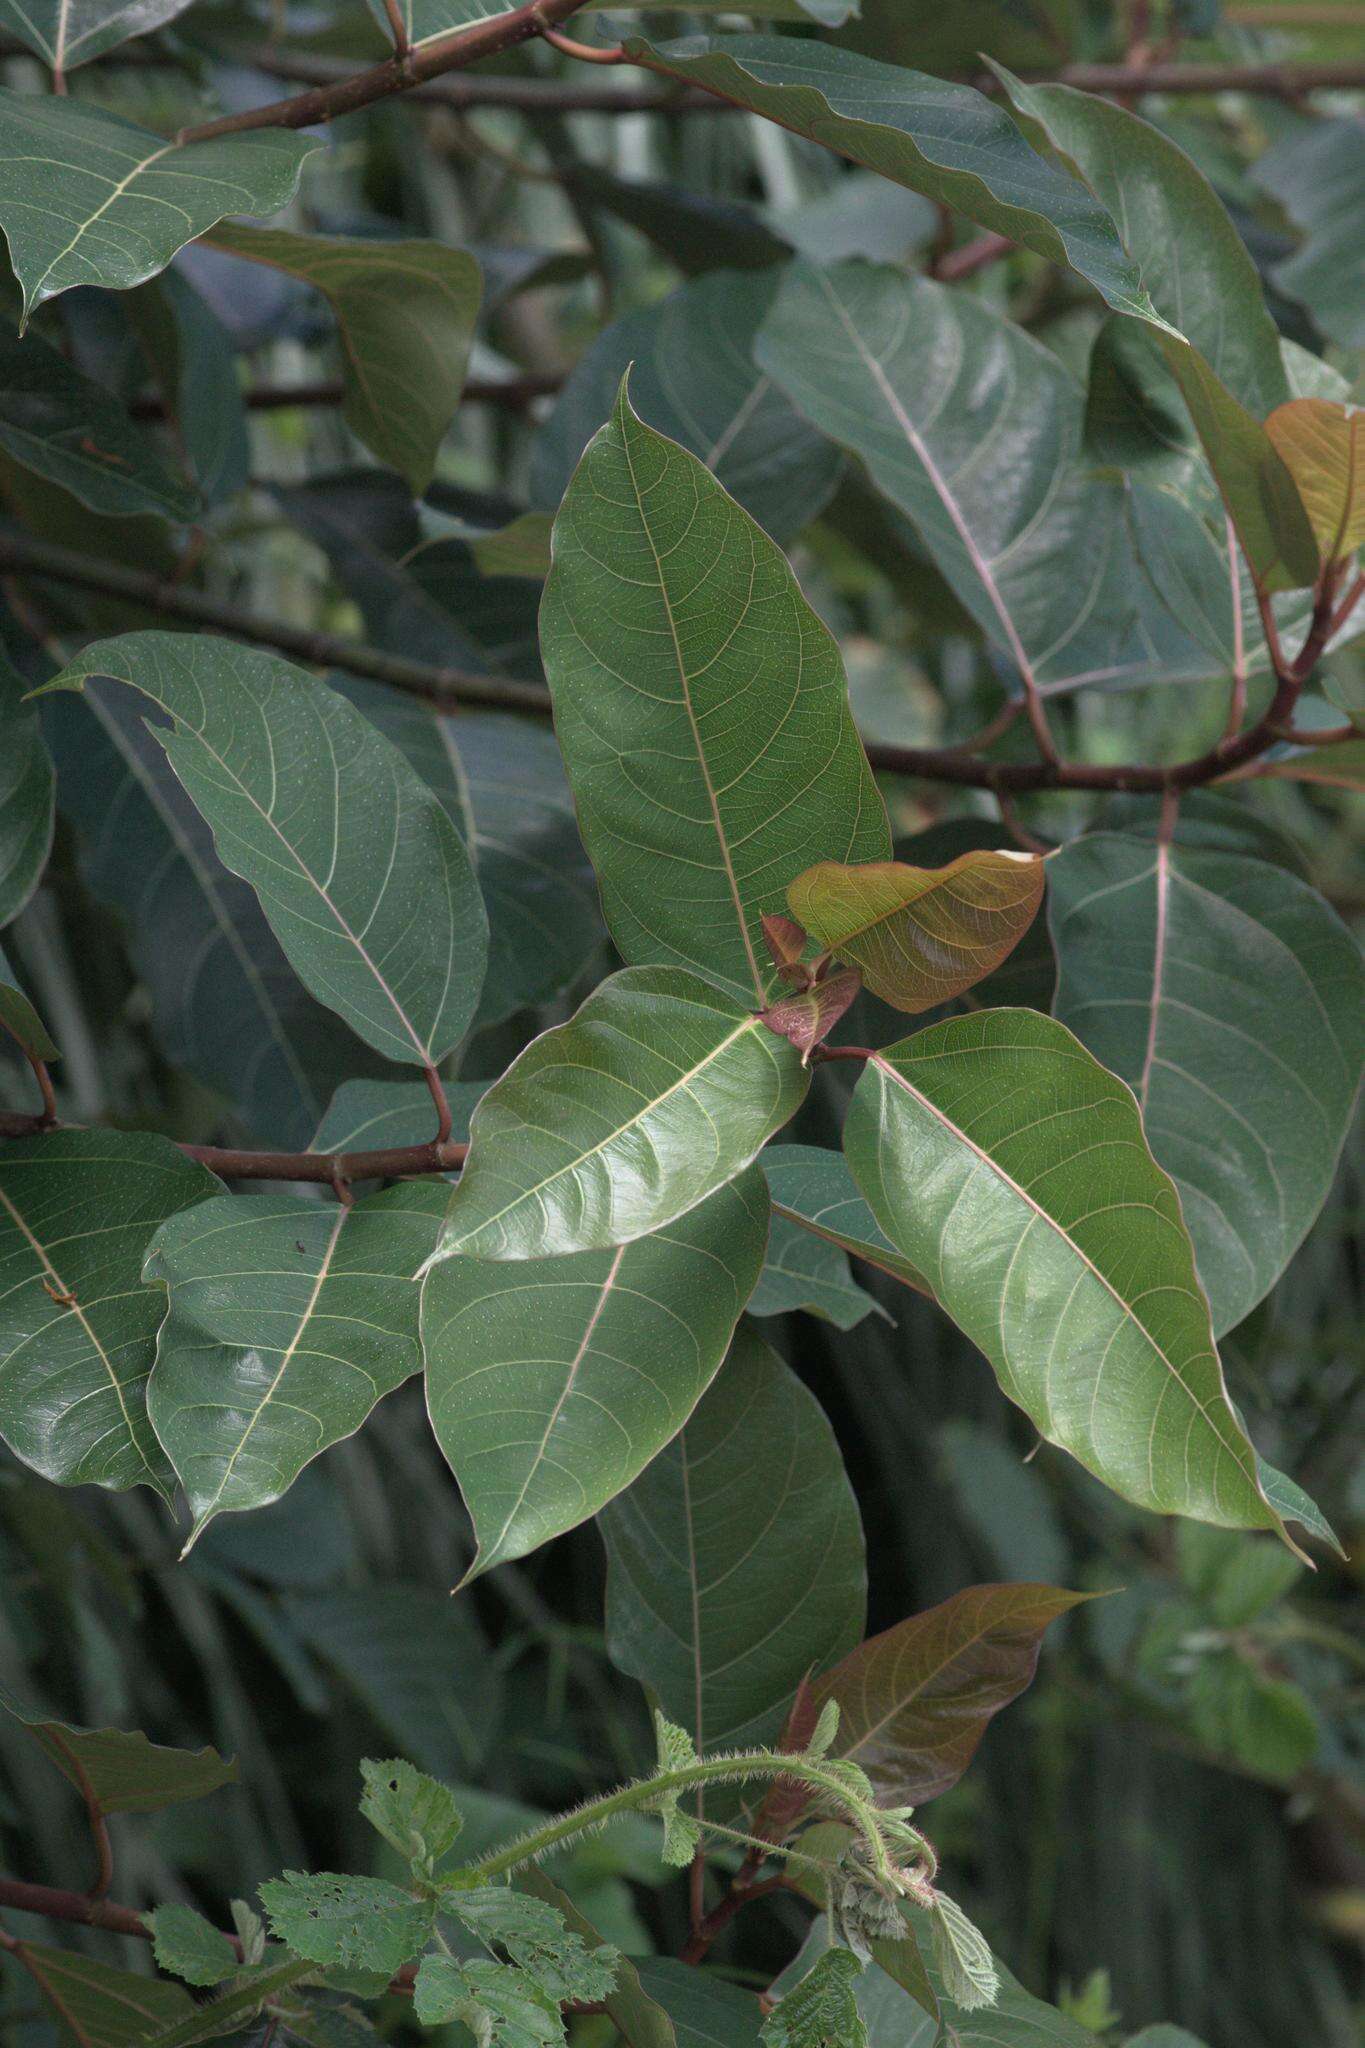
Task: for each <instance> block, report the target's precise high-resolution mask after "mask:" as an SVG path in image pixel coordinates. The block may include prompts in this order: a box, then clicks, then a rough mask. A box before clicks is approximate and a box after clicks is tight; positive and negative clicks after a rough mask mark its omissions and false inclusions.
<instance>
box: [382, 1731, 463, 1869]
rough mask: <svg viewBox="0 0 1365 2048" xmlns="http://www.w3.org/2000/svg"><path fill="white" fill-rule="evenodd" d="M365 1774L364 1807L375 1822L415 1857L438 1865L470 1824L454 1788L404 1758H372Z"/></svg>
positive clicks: (394, 1843) (390, 1840)
mask: <svg viewBox="0 0 1365 2048" xmlns="http://www.w3.org/2000/svg"><path fill="white" fill-rule="evenodd" d="M360 1776H361V1780H362V1782H363V1784H364V1787H365V1790H364V1792H363V1793H362V1794H361V1798H360V1811H361V1813H362V1814H363V1815H364V1817H365V1819H366V1820H367V1821H368V1822H369V1823H370V1826H371V1827H372V1828H375V1829H377V1830H378V1832H379V1833H380V1834H381V1835H382V1836H383V1837H384V1840H385V1841H386V1842H388V1843H389V1844H390V1845H391V1846H392V1847H393V1848H395V1849H396V1850H397V1851H398V1853H399V1855H400V1856H403V1857H406V1858H407V1859H408V1860H409V1861H414V1860H415V1861H418V1862H421V1863H425V1864H435V1863H438V1862H439V1861H440V1859H441V1858H442V1856H444V1855H445V1853H446V1851H447V1849H449V1848H451V1847H452V1845H453V1844H454V1842H455V1840H456V1838H457V1837H458V1835H459V1833H460V1829H461V1828H462V1827H463V1826H464V1820H463V1816H462V1815H461V1813H460V1809H459V1807H458V1806H457V1805H456V1804H455V1794H454V1793H453V1792H452V1791H451V1790H450V1789H449V1787H448V1786H446V1785H442V1784H441V1783H440V1781H439V1779H436V1778H429V1777H428V1776H427V1775H426V1773H425V1771H419V1770H417V1769H416V1768H415V1766H414V1765H412V1764H409V1763H404V1762H403V1761H402V1759H401V1758H398V1757H391V1758H390V1759H389V1760H388V1762H387V1763H377V1762H376V1761H375V1760H374V1758H373V1757H366V1758H365V1759H364V1761H363V1762H362V1764H361V1766H360Z"/></svg>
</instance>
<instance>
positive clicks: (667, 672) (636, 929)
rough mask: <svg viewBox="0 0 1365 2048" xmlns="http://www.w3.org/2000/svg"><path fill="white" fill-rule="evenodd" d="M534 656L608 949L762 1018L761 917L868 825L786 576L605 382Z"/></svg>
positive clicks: (695, 469) (826, 637) (869, 829)
mask: <svg viewBox="0 0 1365 2048" xmlns="http://www.w3.org/2000/svg"><path fill="white" fill-rule="evenodd" d="M718 563H723V564H724V565H725V569H724V573H723V574H722V573H721V572H720V571H719V570H718V569H717V567H716V565H717V564H718ZM541 648H542V653H543V655H544V660H545V672H546V675H547V677H548V678H549V682H550V689H551V693H552V695H553V697H554V702H555V727H556V731H557V733H558V736H559V742H560V746H561V747H562V749H563V752H564V760H565V765H566V766H567V768H568V772H569V780H570V782H571V783H572V785H573V790H574V796H575V800H576V802H577V805H578V813H579V818H580V821H581V824H582V827H583V838H584V843H585V845H586V846H587V849H588V854H589V857H590V859H591V860H592V863H593V866H594V867H595V869H596V870H597V876H598V881H599V883H600V885H601V890H602V903H603V908H604V910H605V912H606V916H607V923H608V924H609V925H610V927H611V932H612V936H613V938H614V939H615V941H616V943H617V946H618V947H619V949H620V951H621V952H622V953H623V954H624V955H625V957H626V958H627V959H628V960H636V961H647V962H663V961H670V962H676V963H678V964H680V965H684V966H692V967H698V968H700V969H701V970H702V971H703V972H704V973H706V974H707V975H709V976H711V977H712V978H714V979H715V980H717V981H720V982H722V983H723V984H724V985H725V986H726V987H727V988H728V989H730V990H731V991H732V992H733V993H734V994H735V995H737V996H738V997H740V999H741V1000H743V1001H745V1002H749V1003H752V1002H753V1001H754V1000H755V999H756V1000H757V1001H758V1003H759V1005H760V1006H761V1005H762V1003H763V1001H764V1000H765V999H766V992H767V990H768V988H769V986H770V984H771V982H772V979H773V973H772V969H771V967H770V966H769V965H768V963H767V961H766V957H765V956H764V954H763V950H762V938H761V923H760V921H761V918H762V915H763V913H764V912H765V911H775V910H780V909H782V908H783V904H784V892H785V890H786V886H787V884H788V883H789V882H791V881H793V880H794V879H795V878H796V876H797V875H799V874H800V873H801V872H802V870H803V869H805V868H807V867H809V866H810V865H811V864H812V862H813V861H815V860H820V859H828V860H876V859H880V858H884V857H885V856H886V854H887V853H889V851H890V839H889V834H888V831H887V825H886V816H885V812H884V810H883V806H882V801H881V798H880V796H879V795H878V794H877V790H876V787H875V785H874V783H873V780H872V776H871V772H870V770H869V768H868V765H867V760H866V756H865V755H864V753H863V750H862V746H861V743H860V741H859V739H858V735H857V733H856V731H855V729H854V725H853V719H852V715H851V713H850V711H849V708H848V694H847V688H846V685H845V681H844V672H843V664H842V662H841V661H840V658H839V652H838V649H837V647H836V646H835V644H834V641H833V640H832V638H831V637H830V634H829V632H828V630H827V628H826V627H825V626H824V625H822V624H821V622H820V620H819V619H818V618H817V617H816V615H815V613H814V612H813V611H812V610H811V608H810V606H809V605H808V604H807V603H806V601H805V599H804V597H803V596H802V595H801V592H800V589H799V588H798V586H797V583H796V579H795V578H794V576H793V575H792V572H791V569H790V567H789V565H788V563H787V561H786V559H785V557H784V556H783V555H782V554H781V553H780V552H779V551H778V549H777V548H775V547H774V546H773V544H772V542H771V541H770V540H768V538H767V536H766V535H765V534H763V533H762V532H761V531H760V530H759V528H758V527H757V526H755V524H754V523H753V521H752V520H751V519H750V518H749V517H748V515H747V514H746V513H744V512H742V511H741V510H740V508H739V506H738V505H736V503H735V502H734V500H733V499H732V498H730V497H728V496H727V495H726V493H725V491H724V490H722V488H721V486H720V485H719V484H718V483H717V482H716V481H715V479H714V477H713V476H712V475H711V474H710V472H709V471H708V470H707V469H706V468H705V467H704V465H703V464H702V463H700V462H699V461H698V460H697V459H696V457H695V456H693V455H689V454H688V453H687V452H686V450H684V449H682V448H680V447H678V446H677V444H676V443H674V442H672V441H668V440H665V439H664V437H663V436H662V435H660V434H656V433H655V432H654V431H653V430H652V428H649V427H647V426H645V425H644V423H643V422H642V421H641V420H640V419H639V418H638V417H637V416H636V414H635V413H634V412H633V411H632V409H631V406H630V403H629V400H628V399H627V397H626V391H625V386H624V384H623V385H622V388H621V392H620V395H619V397H618V399H617V403H616V408H615V411H614V414H613V417H612V419H611V421H610V423H609V424H608V425H607V426H605V427H603V429H602V430H601V432H600V433H599V434H598V435H597V437H596V439H595V440H594V441H593V442H592V444H591V446H590V447H589V449H588V452H587V454H586V455H585V456H584V457H583V460H582V462H581V463H580V465H579V467H578V470H577V471H576V473H575V475H574V479H573V482H572V483H571V484H570V486H569V490H568V494H567V496H566V497H565V499H564V503H563V505H562V506H561V508H560V512H559V516H558V518H557V519H556V521H555V529H554V568H553V569H552V571H551V574H550V580H549V582H548V583H547V584H546V586H545V599H544V604H543V606H542V610H541Z"/></svg>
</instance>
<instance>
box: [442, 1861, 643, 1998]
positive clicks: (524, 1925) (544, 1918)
mask: <svg viewBox="0 0 1365 2048" xmlns="http://www.w3.org/2000/svg"><path fill="white" fill-rule="evenodd" d="M446 1906H447V1909H448V1910H449V1911H450V1912H451V1913H453V1914H454V1916H455V1918H456V1919H457V1920H462V1921H463V1922H464V1924H465V1926H466V1927H467V1928H468V1929H469V1931H470V1932H471V1934H476V1935H477V1936H478V1938H479V1940H480V1941H482V1942H485V1943H490V1944H494V1945H496V1946H497V1947H498V1948H503V1949H506V1951H507V1953H508V1955H509V1956H510V1957H511V1958H512V1961H513V1962H514V1963H515V1964H516V1965H517V1967H518V1969H520V1970H523V1971H525V1973H526V1975H527V1976H528V1977H529V1978H530V1979H531V1981H532V1983H533V1984H534V1985H535V1986H536V1988H537V1989H538V1990H539V1991H540V1992H541V1993H542V1994H543V1996H544V1997H546V1998H548V1999H549V2000H550V2001H551V2002H552V2003H553V2004H556V2005H562V2004H564V2003H565V2002H566V2001H568V2000H570V1999H584V2000H594V1999H599V1998H605V1997H606V1996H607V1993H608V1992H609V1991H610V1990H611V1987H612V1985H613V1983H614V1982H615V1978H616V1964H617V1961H618V1955H617V1951H616V1950H615V1949H614V1948H612V1947H611V1946H610V1944H609V1943H600V1944H599V1945H598V1946H597V1947H596V1948H589V1947H588V1946H587V1945H586V1944H585V1942H584V1941H583V1940H582V1938H581V1937H580V1936H579V1935H578V1934H575V1933H572V1932H571V1931H570V1929H569V1928H568V1927H567V1926H566V1925H565V1921H564V1915H563V1914H562V1913H561V1912H560V1911H559V1909H558V1907H556V1906H553V1905H550V1904H548V1903H547V1902H546V1901H545V1900H544V1899H533V1898H527V1897H526V1895H525V1893H523V1892H520V1891H514V1890H512V1888H511V1887H510V1886H509V1885H480V1886H478V1887H477V1888H476V1889H475V1890H473V1891H456V1892H451V1893H450V1894H449V1895H448V1897H447V1899H446Z"/></svg>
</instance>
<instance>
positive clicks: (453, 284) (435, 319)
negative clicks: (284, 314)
mask: <svg viewBox="0 0 1365 2048" xmlns="http://www.w3.org/2000/svg"><path fill="white" fill-rule="evenodd" d="M209 241H210V243H211V246H212V247H213V248H215V249H222V250H224V251H226V253H227V254H228V255H229V256H242V257H246V258H248V259H249V260H250V261H251V262H252V263H269V264H271V265H273V267H274V268H275V269H277V270H283V271H287V272H288V274H289V275H290V276H291V277H297V278H301V279H302V280H303V282H304V283H305V284H308V285H312V286H313V287H314V288H315V289H316V290H317V291H320V292H321V293H322V294H323V296H324V298H326V300H327V301H328V303H329V305H330V306H331V308H332V311H333V313H334V314H335V316H336V323H337V334H338V339H339V340H340V343H341V355H342V364H343V375H344V381H345V396H344V398H343V400H342V418H343V419H344V420H345V422H346V424H347V426H348V427H349V428H350V429H351V432H352V433H353V434H354V435H355V436H356V438H357V439H358V440H360V441H363V442H364V444H365V446H366V447H367V448H368V449H369V450H370V452H371V453H372V454H373V455H376V456H378V458H379V460H380V461H381V462H384V463H387V464H388V466H389V467H390V468H391V469H396V470H397V471H398V473H399V475H400V476H403V477H405V478H406V479H407V482H408V483H409V485H410V486H411V488H412V491H413V494H414V496H415V497H421V495H422V493H423V491H425V489H426V487H427V485H428V484H429V483H430V482H431V479H432V477H433V475H434V474H435V471H436V454H437V450H438V449H439V448H440V445H441V442H442V440H443V439H444V438H445V433H446V429H447V428H448V427H449V425H450V422H451V420H452V419H453V418H454V416H455V409H456V407H457V406H458V405H459V402H460V393H461V392H462V391H463V389H464V378H465V367H466V365H467V363H468V360H469V345H470V342H471V340H472V339H473V334H474V322H475V320H476V319H477V318H478V312H479V301H480V298H481V296H482V292H483V279H482V277H481V275H480V272H479V266H478V264H477V263H476V262H475V260H474V258H473V257H472V256H471V255H469V254H468V252H467V251H466V250H464V249H446V248H443V247H442V245H441V244H440V243H439V242H401V241H394V242H387V241H386V242H365V241H361V240H359V239H351V238H349V237H348V238H339V237H335V236H328V235H292V234H287V233H285V232H284V231H283V230H281V229H279V228H244V227H238V226H233V227H220V228H217V229H215V231H214V233H213V234H212V235H211V236H210V237H209Z"/></svg>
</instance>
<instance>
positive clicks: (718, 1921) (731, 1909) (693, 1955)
mask: <svg viewBox="0 0 1365 2048" xmlns="http://www.w3.org/2000/svg"><path fill="white" fill-rule="evenodd" d="M742 1877H743V1872H742V1871H741V1872H740V1876H739V1878H737V1879H736V1881H735V1883H734V1884H733V1885H732V1886H731V1888H730V1890H729V1891H728V1892H727V1893H726V1894H725V1897H724V1898H723V1899H722V1900H721V1902H720V1904H719V1905H718V1906H713V1907H712V1908H711V1911H710V1912H709V1913H706V1914H703V1916H702V1918H701V1919H700V1920H699V1921H698V1922H697V1926H696V1932H695V1933H694V1934H693V1936H692V1939H691V1940H690V1941H689V1942H688V1944H687V1946H686V1948H684V1949H683V1950H682V1951H681V1953H680V1955H679V1961H680V1962H684V1963H699V1962H700V1961H701V1960H702V1958H703V1956H704V1955H705V1954H706V1951H707V1950H708V1949H709V1948H710V1946H711V1944H712V1942H713V1941H714V1940H715V1939H716V1936H717V1935H718V1934H721V1933H723V1932H724V1930H725V1929H726V1928H727V1927H728V1926H729V1924H730V1922H731V1921H732V1920H733V1919H734V1917H735V1915H736V1914H737V1913H742V1912H743V1910H744V1908H745V1907H746V1906H748V1905H751V1904H752V1902H753V1901H754V1900H755V1899H766V1898H767V1897H768V1896H769V1895H770V1894H771V1893H772V1892H780V1891H781V1890H782V1889H783V1887H784V1886H785V1885H786V1882H787V1880H786V1878H785V1877H765V1878H764V1879H763V1880H762V1882H761V1883H760V1884H745V1883H742V1882H741V1881H740V1880H741V1879H742Z"/></svg>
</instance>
